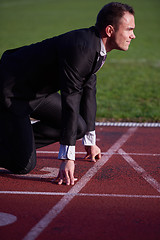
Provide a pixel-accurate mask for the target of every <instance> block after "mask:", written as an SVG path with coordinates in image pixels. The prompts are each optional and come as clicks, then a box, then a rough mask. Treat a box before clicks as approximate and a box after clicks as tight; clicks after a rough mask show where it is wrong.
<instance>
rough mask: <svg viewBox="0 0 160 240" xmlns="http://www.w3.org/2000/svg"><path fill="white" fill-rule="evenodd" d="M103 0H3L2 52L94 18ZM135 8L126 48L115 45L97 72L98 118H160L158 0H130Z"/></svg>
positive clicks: (89, 23) (0, 5)
mask: <svg viewBox="0 0 160 240" xmlns="http://www.w3.org/2000/svg"><path fill="white" fill-rule="evenodd" d="M109 2H110V1H104V0H67V1H66V0H59V1H57V0H0V56H1V55H2V53H3V52H4V51H5V50H6V49H11V48H16V47H20V46H23V45H29V44H31V43H35V42H39V41H41V40H44V39H46V38H50V37H53V36H55V35H59V34H62V33H64V32H67V31H70V30H74V29H78V28H85V27H90V26H92V25H94V24H95V21H96V16H97V14H98V12H99V11H100V9H101V8H102V7H103V6H104V5H105V4H107V3H109ZM121 2H123V3H127V4H129V5H131V6H133V8H134V10H135V22H136V28H135V35H136V39H135V40H133V41H132V43H131V45H130V48H129V50H128V51H127V52H121V51H117V50H113V51H112V52H110V53H108V56H107V61H106V63H105V65H104V66H103V68H102V69H101V71H99V72H98V73H97V105H98V108H97V121H99V120H100V121H136V122H160V46H159V43H160V30H159V23H160V15H159V10H160V1H159V0H152V1H151V0H126V1H123V0H122V1H121Z"/></svg>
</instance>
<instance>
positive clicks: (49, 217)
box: [23, 128, 137, 240]
mask: <svg viewBox="0 0 160 240" xmlns="http://www.w3.org/2000/svg"><path fill="white" fill-rule="evenodd" d="M136 130H137V128H129V129H128V130H127V132H126V133H125V134H123V135H122V137H120V139H119V140H117V141H116V142H115V144H113V145H112V146H111V147H110V149H109V150H108V151H107V152H106V154H104V155H103V156H102V158H101V159H100V160H98V161H97V162H96V163H95V164H94V165H93V166H92V167H91V168H90V169H89V170H88V171H87V172H86V173H85V174H84V175H83V176H82V178H81V179H80V180H79V181H78V182H77V183H76V184H75V185H74V186H73V187H72V188H71V189H70V190H69V191H68V192H67V193H66V195H65V196H63V197H62V198H61V199H60V201H59V202H58V203H57V204H56V205H54V206H53V207H52V208H51V210H50V211H49V212H48V213H47V214H46V215H45V216H44V217H43V218H42V219H41V220H40V221H39V222H38V223H37V224H36V225H35V226H34V227H33V228H32V229H31V230H30V231H29V232H28V234H27V235H26V236H25V237H24V239H23V240H34V239H36V238H37V237H38V236H39V235H40V234H41V232H42V231H43V230H44V229H45V228H46V227H47V226H48V225H49V224H50V223H51V222H52V221H53V219H54V218H56V217H57V215H58V214H60V213H61V211H62V210H63V209H64V208H65V207H66V206H67V205H68V204H69V202H70V201H71V200H72V199H73V198H74V197H75V196H76V195H77V194H78V193H79V192H80V191H81V190H82V188H83V187H84V186H85V185H86V184H87V183H88V182H89V181H90V179H91V178H92V177H93V176H94V175H95V174H96V173H97V172H98V170H99V169H101V167H103V166H104V164H105V163H106V162H107V161H108V160H109V159H110V157H111V156H112V154H111V153H114V152H117V151H118V150H119V149H120V148H121V147H122V145H123V144H124V143H125V142H126V141H127V140H128V139H129V138H130V137H131V136H132V135H133V134H134V132H135V131H136ZM108 153H109V155H107V154H108Z"/></svg>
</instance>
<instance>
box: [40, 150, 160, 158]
mask: <svg viewBox="0 0 160 240" xmlns="http://www.w3.org/2000/svg"><path fill="white" fill-rule="evenodd" d="M36 153H38V154H58V153H59V151H36ZM76 154H82V155H85V154H86V152H76ZM102 154H105V155H109V154H110V155H119V153H115V152H114V153H106V152H102ZM121 155H135V156H153V157H154V156H155V157H156V156H160V153H126V152H124V153H122V154H121Z"/></svg>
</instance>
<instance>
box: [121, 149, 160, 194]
mask: <svg viewBox="0 0 160 240" xmlns="http://www.w3.org/2000/svg"><path fill="white" fill-rule="evenodd" d="M118 153H119V154H120V155H122V156H123V158H124V159H125V160H126V161H127V162H128V163H129V164H130V166H131V167H133V168H134V170H135V171H137V172H138V173H139V174H140V175H141V176H142V177H143V178H144V179H145V180H146V181H147V182H148V183H149V184H150V185H151V186H152V187H153V188H154V189H156V190H157V191H158V192H159V193H160V184H159V183H158V182H157V181H156V180H155V179H154V178H153V177H152V176H150V175H149V174H148V173H147V172H146V171H145V170H144V169H143V168H142V167H141V166H139V165H138V163H137V162H136V161H134V160H133V158H131V157H130V156H129V155H128V154H126V153H125V151H123V150H122V149H119V150H118ZM124 153H125V154H124Z"/></svg>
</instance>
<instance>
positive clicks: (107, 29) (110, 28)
mask: <svg viewBox="0 0 160 240" xmlns="http://www.w3.org/2000/svg"><path fill="white" fill-rule="evenodd" d="M113 32H114V27H113V26H112V25H108V26H107V27H106V28H105V33H106V35H107V36H108V37H111V36H112V33H113Z"/></svg>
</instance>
